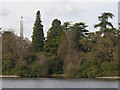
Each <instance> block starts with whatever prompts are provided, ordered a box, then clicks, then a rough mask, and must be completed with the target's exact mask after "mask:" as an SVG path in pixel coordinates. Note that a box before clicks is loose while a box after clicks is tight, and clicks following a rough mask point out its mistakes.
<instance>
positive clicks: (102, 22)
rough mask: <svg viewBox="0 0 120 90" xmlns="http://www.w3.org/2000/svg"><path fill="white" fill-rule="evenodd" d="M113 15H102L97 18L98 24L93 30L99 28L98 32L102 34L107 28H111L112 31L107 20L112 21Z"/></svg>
mask: <svg viewBox="0 0 120 90" xmlns="http://www.w3.org/2000/svg"><path fill="white" fill-rule="evenodd" d="M113 16H114V15H113V14H112V13H109V12H108V13H106V12H104V13H102V15H101V16H99V17H98V19H99V21H100V23H98V24H96V25H94V28H97V27H100V30H101V31H102V32H105V31H106V29H108V27H107V26H109V27H111V28H112V29H113V28H114V27H113V25H112V24H111V22H109V21H108V19H109V18H111V19H113Z"/></svg>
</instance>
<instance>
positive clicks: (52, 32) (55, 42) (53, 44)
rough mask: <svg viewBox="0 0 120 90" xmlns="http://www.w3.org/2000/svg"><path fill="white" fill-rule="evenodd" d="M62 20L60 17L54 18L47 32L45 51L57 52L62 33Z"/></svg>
mask: <svg viewBox="0 0 120 90" xmlns="http://www.w3.org/2000/svg"><path fill="white" fill-rule="evenodd" d="M62 33H63V31H62V27H61V22H60V21H59V20H58V19H55V20H53V22H52V27H51V28H50V29H49V31H48V33H47V40H46V42H45V51H46V52H49V53H51V54H57V49H58V46H59V43H60V38H61V35H62Z"/></svg>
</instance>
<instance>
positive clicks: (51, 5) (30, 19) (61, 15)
mask: <svg viewBox="0 0 120 90" xmlns="http://www.w3.org/2000/svg"><path fill="white" fill-rule="evenodd" d="M5 1H6V2H5ZM5 1H4V2H2V7H0V8H1V9H2V12H0V16H1V17H2V23H0V25H1V24H2V27H3V29H10V28H12V29H13V30H14V31H15V33H16V34H18V35H19V21H20V17H21V16H23V17H24V18H23V20H24V36H25V37H28V38H29V39H31V35H32V31H33V30H32V28H33V25H34V21H35V16H36V12H37V10H40V11H41V19H42V22H43V23H42V24H43V25H44V32H45V36H46V32H47V31H48V28H50V26H51V22H52V20H54V19H56V18H57V19H59V20H60V21H61V22H62V23H63V22H66V21H72V22H73V23H75V22H81V21H83V22H85V23H86V24H87V25H88V26H89V27H88V30H90V31H95V29H94V28H93V25H94V24H97V23H98V16H99V15H101V13H103V12H111V13H113V14H114V15H115V17H114V18H113V20H110V21H111V22H112V23H113V25H114V26H115V27H117V26H118V25H117V23H118V2H117V0H114V2H112V1H113V0H109V2H107V0H106V2H97V1H95V0H92V2H87V0H85V1H86V2H85V1H84V2H77V0H74V1H73V0H68V1H67V2H63V0H56V1H55V0H49V2H47V1H48V0H44V1H43V2H35V1H36V0H34V2H30V1H29V2H27V0H24V1H26V2H14V0H9V1H10V2H9V1H8V0H5ZM12 1H13V2H12ZM18 1H19V0H18ZM21 1H22V0H21ZM54 1H55V2H54ZM78 1H80V0H78ZM101 1H102V0H101ZM0 4H1V3H0ZM0 6H1V5H0ZM0 11H1V10H0ZM0 20H1V19H0Z"/></svg>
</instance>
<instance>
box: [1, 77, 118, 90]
mask: <svg viewBox="0 0 120 90" xmlns="http://www.w3.org/2000/svg"><path fill="white" fill-rule="evenodd" d="M2 88H118V80H107V79H105V80H103V79H81V78H80V79H79V78H76V79H63V78H59V79H58V78H3V79H2Z"/></svg>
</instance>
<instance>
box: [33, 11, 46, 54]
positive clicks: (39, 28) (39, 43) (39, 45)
mask: <svg viewBox="0 0 120 90" xmlns="http://www.w3.org/2000/svg"><path fill="white" fill-rule="evenodd" d="M41 23H42V21H41V15H40V11H38V12H37V13H36V20H35V23H34V27H33V35H32V47H31V48H32V51H33V52H40V51H42V50H43V46H44V39H45V38H44V32H43V25H42V24H41Z"/></svg>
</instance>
